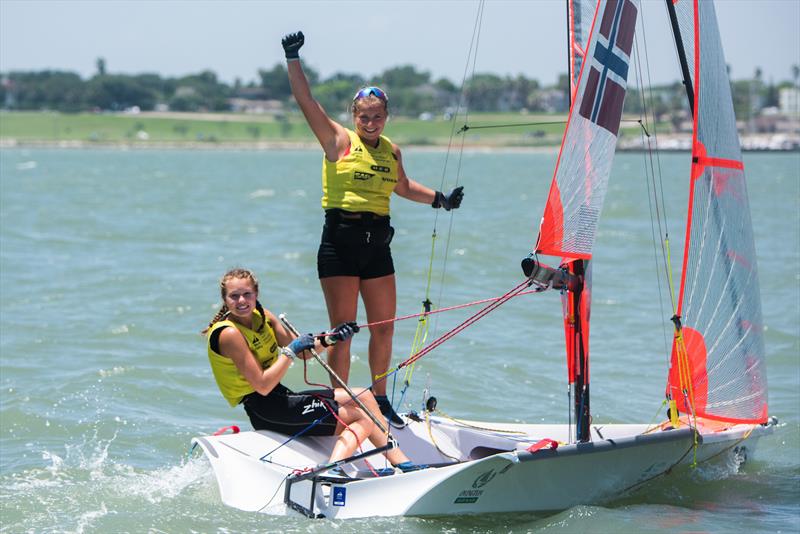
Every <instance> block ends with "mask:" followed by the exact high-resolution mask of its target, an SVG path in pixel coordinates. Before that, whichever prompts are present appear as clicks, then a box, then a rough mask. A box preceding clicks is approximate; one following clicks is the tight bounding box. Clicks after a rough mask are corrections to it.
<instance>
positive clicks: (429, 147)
mask: <svg viewBox="0 0 800 534" xmlns="http://www.w3.org/2000/svg"><path fill="white" fill-rule="evenodd" d="M742 144H743V145H745V143H744V142H743V143H742ZM10 148H58V149H68V150H87V149H93V148H95V149H107V150H210V151H214V150H242V151H275V150H307V151H319V150H320V148H319V145H318V144H316V143H306V142H288V141H256V142H237V141H234V142H171V141H148V142H130V143H129V142H119V141H111V142H102V141H81V140H61V141H49V140H47V141H45V140H18V139H0V150H2V149H10ZM403 148H405V149H409V150H414V151H422V152H441V151H445V150H447V145H438V144H424V145H415V144H413V143H408V144H403ZM463 148H464V151H466V152H482V153H485V152H496V153H554V152H558V148H559V147H558V146H556V145H552V146H528V147H526V146H510V145H495V144H473V145H465V146H464V147H463ZM644 151H645V149H644V148H642V147H640V146H632V145H622V146H618V147H617V152H633V153H635V152H644ZM659 151H661V152H669V153H673V152H674V153H680V152H690V149H689V148H688V147H683V146H681V147H677V148H673V147H664V146H661V147H659ZM742 152H748V153H749V152H772V153H789V154H791V153H798V152H800V149H799V148H792V149H785V148H784V149H773V148H760V147H758V148H749V147H748V146H742Z"/></svg>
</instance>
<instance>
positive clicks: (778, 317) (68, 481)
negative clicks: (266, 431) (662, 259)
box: [0, 149, 800, 532]
mask: <svg viewBox="0 0 800 534" xmlns="http://www.w3.org/2000/svg"><path fill="white" fill-rule="evenodd" d="M405 152H406V157H405V158H404V159H405V160H406V161H405V164H406V166H407V171H408V172H409V174H410V175H411V176H412V177H414V178H416V179H418V180H420V181H422V182H424V183H426V184H428V185H431V186H433V187H437V188H439V187H440V183H441V181H442V179H443V177H444V182H445V187H450V186H452V185H453V183H454V181H455V176H456V174H458V176H459V178H458V180H459V183H460V184H462V185H464V186H465V193H466V195H465V199H464V203H463V206H462V209H460V210H458V211H456V212H453V213H452V214H453V219H452V221H451V219H450V214H446V213H444V212H441V211H440V212H438V213H437V212H435V211H434V210H432V209H431V208H429V207H427V206H423V205H420V204H412V203H410V202H407V201H405V200H403V199H400V198H395V200H393V211H392V213H393V224H394V226H395V228H396V229H397V235H396V237H395V241H394V243H393V252H394V258H395V266H396V268H397V273H398V315H406V314H413V313H416V312H418V311H419V309H420V302H421V301H422V300H424V298H425V297H426V294H425V287H426V280H427V270H428V265H429V259H430V251H431V234H432V230H433V228H434V226H435V228H436V231H437V235H438V237H437V239H436V248H435V250H436V252H435V256H434V261H433V265H434V269H433V275H432V277H431V279H432V290H431V293H430V297H431V300H433V301H434V302H435V303H436V305H437V306H439V307H445V306H451V305H456V304H461V303H466V302H472V301H476V300H479V299H483V298H488V297H494V296H498V295H500V294H502V293H504V292H505V291H506V290H508V289H510V288H511V287H513V286H514V285H516V284H517V283H518V282H519V281H520V280H521V274H520V269H519V261H520V259H521V258H522V257H523V256H524V255H525V254H526V253H527V252H528V251H529V250H530V248H531V245H532V244H533V242H534V240H535V237H536V228H537V226H538V220H539V218H540V216H541V213H542V208H543V204H544V199H545V197H546V195H547V190H548V187H549V182H550V179H551V177H552V169H553V165H554V162H555V153H554V152H552V153H551V152H546V153H534V152H499V153H498V152H471V153H467V154H464V155H463V158H461V159H460V160H459V159H458V157H457V155H454V154H451V155H450V156H447V155H446V154H445V153H444V152H440V151H421V150H413V149H407V150H406V151H405ZM320 158H321V155H320V154H319V153H318V152H317V151H267V152H255V151H240V152H227V151H180V150H172V151H156V150H152V151H151V150H148V151H135V150H134V151H125V150H110V149H109V150H55V149H35V150H34V149H6V150H2V151H0V532H22V531H33V532H62V531H68V532H120V531H132V532H133V531H136V532H140V531H153V532H162V531H163V532H195V531H196V532H244V531H268V532H275V531H285V532H297V531H302V532H328V531H330V530H331V529H334V530H337V531H343V532H360V531H365V530H369V531H375V532H493V531H503V532H527V531H544V532H547V531H569V532H575V531H586V532H588V531H591V532H667V531H669V532H676V531H677V532H730V531H754V532H797V531H798V530H800V417H799V416H798V411H800V393H798V389H799V387H800V157H799V156H798V155H797V154H750V153H748V154H746V155H745V159H744V162H745V168H746V173H747V176H748V188H749V193H750V197H751V210H752V215H753V220H754V223H755V235H756V248H757V251H758V254H759V272H760V278H761V289H762V303H763V308H764V322H765V327H766V347H767V366H768V373H769V376H768V378H769V386H770V397H769V400H770V413H771V415H774V416H776V417H778V419H779V420H780V421H781V426H780V427H779V429H778V431H777V432H776V433H775V434H774V435H773V436H771V437H768V438H766V439H763V440H761V441H760V442H759V446H758V450H757V451H756V454H755V456H754V457H752V458H750V459H749V461H748V462H747V463H746V464H744V465H743V466H735V465H731V466H724V465H723V466H714V467H713V468H710V467H709V468H700V469H698V470H696V471H694V472H692V473H691V475H690V476H689V477H688V478H686V479H682V480H678V479H674V478H670V477H667V478H664V479H661V480H658V481H657V482H655V483H654V484H652V485H650V486H648V487H646V488H645V489H644V490H642V491H639V492H637V493H635V494H633V495H629V496H626V497H624V498H622V499H620V500H618V501H615V502H612V503H607V504H606V505H603V506H580V507H575V508H572V509H569V510H565V511H563V512H560V513H557V514H501V515H486V516H462V517H452V518H448V517H445V518H399V519H398V518H393V519H383V518H381V519H364V520H356V521H346V522H342V521H330V520H320V521H310V520H307V519H300V518H294V517H271V516H265V515H258V514H251V513H245V512H240V511H238V510H235V509H231V508H228V507H225V506H223V505H222V504H221V502H220V499H219V495H218V493H217V488H216V482H215V480H214V477H213V474H212V472H211V469H210V466H209V464H208V463H207V461H206V460H205V459H204V458H202V457H197V456H190V455H189V454H188V452H189V441H190V439H191V437H192V436H195V435H201V434H208V433H211V432H213V431H215V430H217V429H218V428H220V427H223V426H226V425H229V424H238V425H240V426H242V427H245V428H246V427H247V426H248V423H247V419H246V416H245V415H244V413H243V412H242V411H241V410H238V409H230V408H228V406H227V403H226V402H225V401H224V400H223V399H222V397H221V396H220V395H219V393H218V391H217V390H216V387H215V385H214V382H213V378H212V376H211V372H210V369H209V366H208V361H207V357H206V355H205V347H204V341H203V338H202V337H201V336H199V335H198V331H199V330H200V329H201V328H202V327H203V326H204V325H205V323H207V322H208V320H209V319H210V318H211V316H212V315H213V313H214V311H215V309H216V307H217V306H218V303H219V294H218V289H217V281H218V279H219V276H220V275H221V274H222V273H223V272H224V271H225V270H227V269H228V268H230V267H233V266H239V265H241V266H247V267H250V268H253V269H254V270H256V271H257V273H258V274H259V276H260V278H261V284H262V287H261V293H262V295H261V296H262V301H263V302H264V304H265V305H266V306H267V307H269V308H270V309H272V310H273V311H275V312H285V313H287V314H288V315H289V317H290V319H291V320H292V321H293V322H294V323H295V324H297V325H298V326H300V328H301V329H303V330H317V329H322V328H323V327H324V326H325V325H326V313H325V307H324V303H323V302H322V296H321V292H320V289H319V282H318V280H317V278H316V264H315V257H316V246H317V243H318V239H319V233H320V228H321V221H322V214H321V209H320V208H319V195H320V177H319V174H320ZM445 163H446V166H445ZM658 163H659V166H660V167H661V171H662V174H663V186H664V194H665V198H666V203H665V204H666V206H667V212H668V230H669V234H670V241H671V243H672V248H673V250H672V255H673V264H674V267H675V275H676V276H677V275H678V268H679V265H680V261H679V258H680V253H681V250H680V248H681V244H682V241H683V226H684V219H685V216H686V213H685V211H686V210H685V207H684V205H683V202H684V201H685V195H686V187H687V186H686V177H687V175H688V156H687V155H686V154H668V155H663V154H662V155H661V157H660V160H659V162H658ZM645 165H646V163H645V160H644V159H643V157H642V155H640V154H621V155H618V156H617V159H616V162H615V170H614V174H613V177H612V181H611V185H610V189H609V193H608V195H607V198H606V207H605V210H604V215H603V219H602V221H601V224H600V229H599V235H598V241H597V244H596V247H595V264H594V271H593V274H594V294H593V315H592V345H593V352H592V410H593V413H594V420H595V421H596V422H649V421H651V420H652V419H653V418H654V417H657V416H659V414H658V410H659V407H660V404H661V399H662V396H663V389H664V381H665V376H666V367H667V356H666V354H667V353H668V350H669V349H668V345H669V323H668V313H667V312H665V311H664V308H665V307H666V306H667V304H666V303H665V300H668V295H667V294H666V289H665V282H664V280H663V279H662V280H661V282H660V283H659V281H658V279H657V269H656V259H655V258H654V255H655V253H654V249H653V244H652V237H651V223H650V220H651V219H650V204H649V202H648V200H647V198H648V186H647V183H646V181H645V179H644V178H643V176H644V172H645ZM456 171H458V172H456ZM445 252H446V254H445ZM659 287H661V291H660V292H659ZM474 311H476V310H475V309H463V310H459V311H454V312H448V313H443V314H440V315H437V316H436V319H435V320H432V328H433V332H431V334H430V335H429V339H432V337H433V336H435V335H437V334H441V333H443V332H445V331H447V330H448V329H449V328H451V327H453V326H454V325H456V324H458V323H459V322H460V321H462V320H463V319H465V318H466V317H467V316H468V315H469V314H471V313H474ZM359 319H360V321H361V322H365V317H364V316H363V314H362V315H361V316H360V317H359ZM560 323H561V320H560V301H559V299H558V298H557V295H555V294H553V295H549V294H541V295H533V296H526V297H520V298H517V299H515V300H513V301H511V302H509V303H507V304H505V305H504V306H503V307H502V308H500V309H499V310H497V311H496V312H494V313H492V314H491V315H489V316H488V317H486V318H485V319H483V320H482V321H480V322H479V323H477V324H476V325H475V326H473V327H471V328H470V329H468V330H466V331H465V332H464V333H463V334H461V335H459V336H457V337H456V338H454V339H453V340H451V341H448V342H447V343H446V344H444V345H443V346H442V347H441V348H440V349H437V350H436V351H434V352H432V353H431V354H430V355H428V356H426V357H425V358H423V359H422V360H420V362H419V364H418V365H417V366H416V369H415V371H414V375H413V377H412V380H411V382H412V385H411V387H410V388H409V390H408V392H407V393H406V396H405V397H404V405H405V407H408V408H413V409H419V408H420V403H421V399H422V392H423V390H424V389H425V388H428V389H429V390H430V392H431V393H432V394H433V395H435V396H436V397H437V398H438V399H439V407H440V408H441V409H442V410H443V411H444V412H446V413H447V414H449V415H452V416H455V417H462V418H468V419H478V420H485V421H497V420H501V421H508V420H513V421H526V422H534V423H535V422H543V421H550V422H563V421H565V419H566V397H565V394H564V392H565V389H566V388H565V363H564V356H563V332H562V328H561V324H560ZM415 327H416V321H413V320H407V321H402V322H398V323H397V329H396V336H395V351H394V362H395V363H398V362H400V361H402V360H403V359H404V358H406V357H407V356H408V355H409V350H410V344H411V340H412V337H413V333H414V329H415ZM366 342H367V336H366V335H363V336H358V337H357V338H356V339H355V341H354V345H353V347H354V349H353V359H354V361H353V372H352V382H353V383H354V384H358V385H362V384H366V383H367V382H368V371H367V364H366V361H367V354H366V347H367V345H366ZM301 375H302V373H301V372H300V371H299V370H298V369H297V367H296V366H295V368H294V369H293V371H292V376H291V377H290V378H289V379H288V380H287V383H288V384H289V385H290V386H296V387H302V385H303V381H302V376H301ZM395 377H396V382H397V384H398V385H397V388H398V390H399V383H400V382H401V381H402V379H403V378H404V376H403V375H395V376H393V377H392V380H394V378H395ZM312 378H314V379H317V380H318V381H323V380H324V377H323V375H322V373H320V372H319V369H317V368H315V369H312ZM393 384H394V382H390V390H391V388H392V386H393ZM660 416H663V412H662V413H661V414H660Z"/></svg>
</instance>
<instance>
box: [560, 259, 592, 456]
mask: <svg viewBox="0 0 800 534" xmlns="http://www.w3.org/2000/svg"><path fill="white" fill-rule="evenodd" d="M588 263H589V260H575V261H573V262H571V263H570V264H569V265H568V267H567V268H568V270H569V272H570V274H572V275H573V276H575V277H576V278H578V279H579V280H581V283H580V284H577V286H578V287H577V288H575V289H574V290H572V291H569V292H568V293H567V297H566V298H568V299H569V303H568V304H567V306H568V308H569V310H570V313H569V316H570V319H571V321H572V323H573V324H572V328H571V330H572V331H571V332H568V333H567V336H571V337H572V339H570V340H567V342H568V343H570V342H571V343H572V344H573V347H574V348H573V354H572V357H573V361H574V363H573V366H574V384H575V441H577V442H578V443H583V442H586V441H589V424H590V423H591V415H590V414H591V411H590V406H589V354H588V350H587V347H586V346H585V344H584V339H585V338H586V339H588V337H589V336H588V335H587V336H585V338H584V331H583V329H584V324H587V325H588V321H587V318H585V317H584V312H585V311H588V309H587V308H585V307H584V302H583V297H584V295H583V289H584V284H583V282H582V281H583V279H584V274H585V273H586V267H587V266H588ZM586 333H587V334H588V332H586Z"/></svg>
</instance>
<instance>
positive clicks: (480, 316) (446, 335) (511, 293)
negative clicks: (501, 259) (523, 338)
mask: <svg viewBox="0 0 800 534" xmlns="http://www.w3.org/2000/svg"><path fill="white" fill-rule="evenodd" d="M528 284H529V281H528V280H525V281H524V282H522V283H521V284H519V285H518V286H516V287H514V288H513V289H511V290H510V291H508V292H507V293H506V294H505V295H503V296H501V297H497V298H493V299H488V300H490V301H492V302H491V304H489V305H488V306H486V307H485V308H483V309H481V310H480V311H478V312H477V313H475V314H474V315H472V316H471V317H468V318H467V319H466V320H465V321H464V322H462V323H461V324H460V325H458V326H456V327H455V328H453V329H452V330H450V331H449V332H445V333H444V334H442V335H441V336H439V337H438V338H436V339H435V340H433V341H431V342H430V344H428V345H427V346H425V347H423V348H422V349H420V350H419V351H418V352H417V353H416V354H414V355H412V356H411V357H410V358H408V359H407V360H406V361H404V362H402V363H401V364H400V365H398V366H397V369H402V368H403V367H405V366H407V365H411V364H412V363H414V362H415V361H417V360H419V359H420V358H422V357H423V356H425V355H426V354H427V353H429V352H430V351H432V350H433V349H435V348H436V347H438V346H439V345H441V344H442V343H444V342H445V341H447V340H448V339H450V338H452V337H453V336H455V335H456V334H458V333H459V332H461V331H463V330H465V329H466V328H467V327H469V326H471V325H472V324H473V323H476V322H477V321H479V320H480V319H483V317H485V316H486V315H487V314H488V313H490V312H492V311H494V310H495V309H497V308H499V307H500V306H501V305H503V304H505V303H506V302H508V301H509V300H510V299H512V298H514V297H516V296H518V295H520V294H521V293H520V290H521V289H522V288H524V287H526V286H527V285H528Z"/></svg>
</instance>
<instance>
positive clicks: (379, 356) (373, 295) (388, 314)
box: [360, 274, 397, 395]
mask: <svg viewBox="0 0 800 534" xmlns="http://www.w3.org/2000/svg"><path fill="white" fill-rule="evenodd" d="M360 286H361V287H360V289H361V298H362V299H363V301H364V308H366V311H367V322H369V323H374V322H378V321H386V320H388V319H393V318H394V315H395V311H396V309H397V288H396V285H395V277H394V275H393V274H390V275H388V276H381V277H380V278H370V279H368V280H361V284H360ZM393 335H394V323H393V322H387V323H384V324H379V325H375V326H371V327H370V329H369V370H370V373H371V375H372V376H371V377H370V379H371V381H372V382H375V377H376V376H381V377H382V378H381V379H378V381H377V382H375V383H374V384H373V386H372V391H374V392H375V395H386V377H383V374H384V373H385V372H386V371H387V370H388V369H389V362H390V361H391V359H392V336H393Z"/></svg>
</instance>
